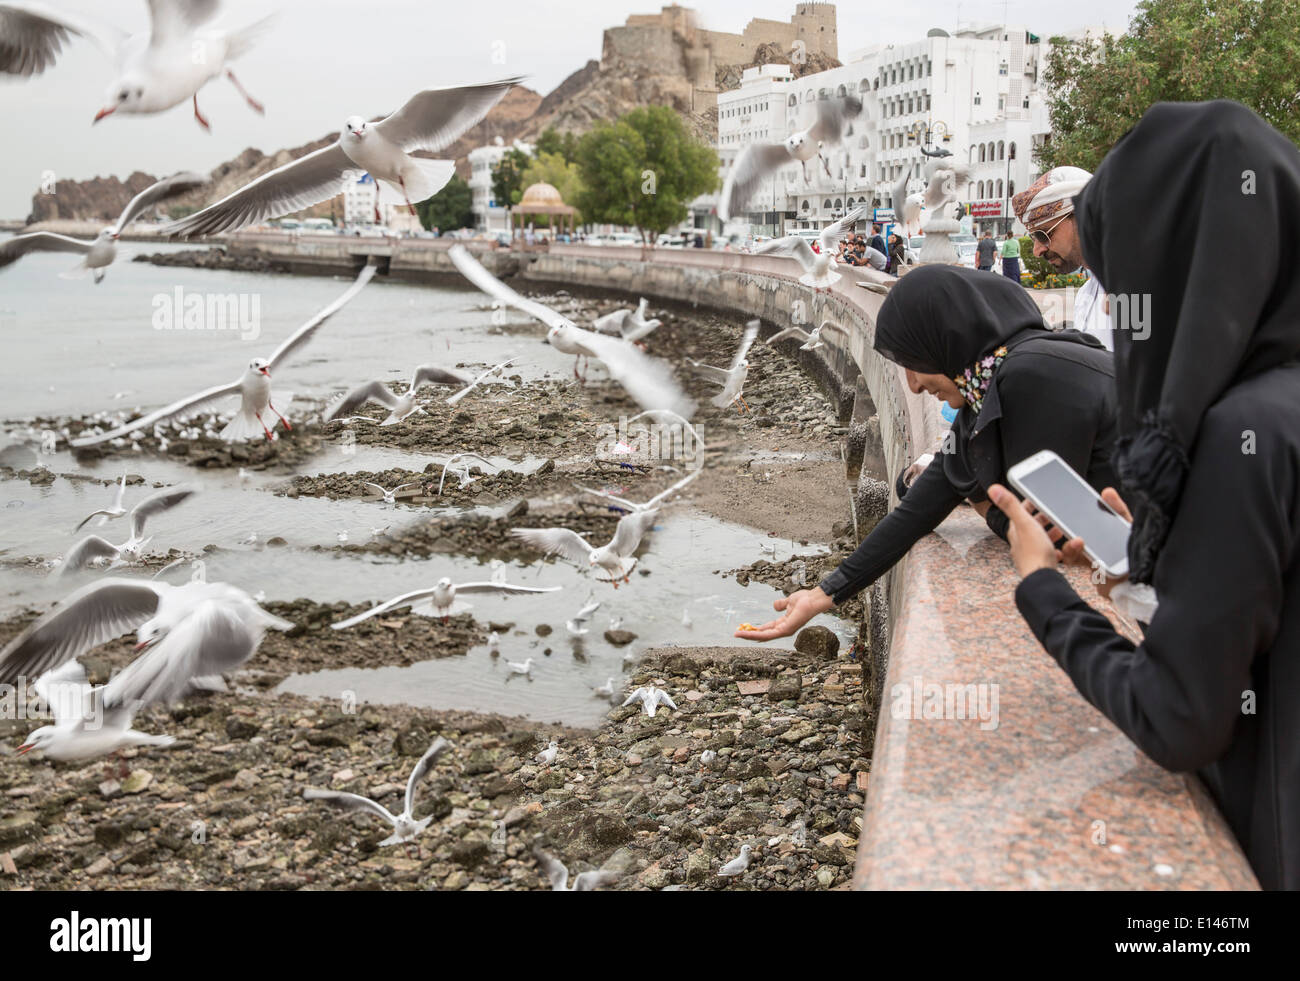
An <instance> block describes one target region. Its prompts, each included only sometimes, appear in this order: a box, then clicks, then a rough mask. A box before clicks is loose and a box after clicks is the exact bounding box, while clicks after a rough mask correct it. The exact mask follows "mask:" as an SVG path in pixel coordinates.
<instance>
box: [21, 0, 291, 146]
mask: <svg viewBox="0 0 1300 981" xmlns="http://www.w3.org/2000/svg"><path fill="white" fill-rule="evenodd" d="M220 9H221V4H220V0H149V19H150V28H149V33H148V34H130V35H128V34H127V33H126V31H123V30H121V29H120V28H117V27H114V26H112V25H109V24H101V23H98V22H95V21H91V20H86V19H83V18H80V17H74V16H72V15H69V14H64V13H61V12H59V11H56V10H53V9H51V8H49V7H47V6H45V4H43V3H21V2H19V3H0V72H4V73H7V74H10V75H39V74H40V73H41V72H43V71H45V69H46V68H47V67H48V66H49V65H51V64H53V63H54V62H55V61H56V60H57V59H58V55H59V53H60V50H61V48H62V46H63V42H64V41H66V40H67V39H68V35H70V34H71V35H77V36H80V37H85V38H89V39H90V40H91V41H93V42H94V43H95V44H96V45H97V46H98V47H99V48H100V49H101V50H102V51H103V52H104V53H105V54H107V55H109V56H110V57H112V58H113V60H114V61H115V62H116V64H117V78H116V79H115V80H114V81H113V83H112V84H111V85H110V86H109V87H108V93H107V95H106V97H105V104H104V107H103V108H102V109H100V110H99V112H97V113H96V114H95V120H94V121H95V122H99V121H100V120H101V119H103V118H104V117H105V116H111V115H113V114H114V113H122V114H123V115H127V114H136V113H155V112H163V111H164V110H167V109H170V108H172V107H173V106H177V105H180V104H181V103H182V102H184V101H185V100H186V99H193V101H194V118H195V119H197V120H198V122H199V125H200V126H202V127H203V128H204V129H211V127H210V126H209V125H208V121H207V120H206V119H204V118H203V114H202V113H200V112H199V89H201V88H203V86H205V85H207V84H208V82H210V81H212V80H213V79H214V78H219V77H220V76H221V74H222V72H223V71H224V72H225V75H226V77H227V78H228V79H230V82H231V84H232V85H234V86H235V88H236V89H238V90H239V94H240V95H242V96H243V97H244V100H245V101H246V102H247V103H248V104H249V105H250V106H251V107H252V108H253V110H254V111H256V112H257V113H259V114H261V113H262V112H264V109H263V107H262V104H261V103H260V102H258V101H257V100H256V99H254V98H253V97H252V96H251V95H249V94H248V92H247V91H245V89H244V87H243V86H242V85H241V84H240V83H239V79H237V78H235V73H234V72H233V71H231V70H230V68H229V67H228V65H229V63H230V62H232V61H234V60H235V59H236V58H238V57H240V56H241V55H243V54H245V53H247V52H248V51H249V49H250V48H252V46H253V44H254V43H255V42H256V41H257V39H258V37H259V36H260V35H261V34H262V33H263V32H264V31H265V30H266V28H267V27H268V25H269V24H270V22H271V20H272V19H273V18H272V17H265V18H263V19H262V20H259V21H257V22H256V23H253V24H250V25H248V26H247V27H243V28H240V29H239V30H235V31H230V30H216V29H205V28H204V26H203V25H205V24H206V23H207V22H208V21H210V20H212V19H213V17H215V16H216V14H217V12H218V11H219V10H220Z"/></svg>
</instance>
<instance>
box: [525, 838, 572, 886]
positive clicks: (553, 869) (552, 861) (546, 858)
mask: <svg viewBox="0 0 1300 981" xmlns="http://www.w3.org/2000/svg"><path fill="white" fill-rule="evenodd" d="M533 855H534V856H536V858H537V864H538V865H540V866H541V867H542V871H543V872H545V873H546V878H547V879H548V880H549V881H550V883H551V891H552V892H565V891H567V888H568V885H569V870H568V869H566V868H565V867H564V863H563V862H561V861H560V860H559V859H558V858H556V857H555V856H554V855H552V854H551V853H550V852H544V851H542V850H541V849H540V848H534V849H533Z"/></svg>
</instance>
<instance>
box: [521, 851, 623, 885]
mask: <svg viewBox="0 0 1300 981" xmlns="http://www.w3.org/2000/svg"><path fill="white" fill-rule="evenodd" d="M533 855H534V856H535V857H536V858H537V863H538V864H539V865H540V866H541V867H542V871H543V872H545V873H546V878H547V881H549V882H550V884H551V892H591V891H592V890H594V889H598V888H600V887H601V886H608V885H612V884H613V883H615V882H617V881H618V873H617V872H610V871H607V870H605V869H596V870H594V871H592V872H581V873H579V874H578V875H577V876H576V877H575V878H574V880H573V885H572V886H570V885H569V870H568V869H567V868H565V866H564V863H563V862H561V861H560V860H559V859H558V858H556V857H555V856H554V855H551V854H550V853H549V852H544V851H542V849H541V848H539V847H537V846H536V845H534V846H533Z"/></svg>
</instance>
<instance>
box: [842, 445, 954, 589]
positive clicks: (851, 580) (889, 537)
mask: <svg viewBox="0 0 1300 981" xmlns="http://www.w3.org/2000/svg"><path fill="white" fill-rule="evenodd" d="M961 502H962V495H961V494H960V493H958V492H957V491H956V490H954V489H953V486H952V484H950V483H949V482H948V477H947V475H946V474H945V473H944V470H943V460H942V459H941V458H936V459H935V461H934V462H933V463H931V464H930V465H929V466H928V467H926V468H925V470H924V471H922V473H921V475H920V476H919V477H917V478H916V481H915V482H914V483H913V484H912V486H911V487H910V488H909V489H908V491H907V496H906V497H905V498H903V499H902V500H901V501H899V502H898V507H896V508H894V510H892V511H890V512H889V514H887V515H885V517H884V519H883V520H882V521H881V522H880V524H878V525H876V527H875V528H874V529H873V530H872V532H871V534H870V535H868V536H867V537H866V538H865V539H863V541H862V544H861V545H859V546H858V547H857V550H856V551H855V552H854V553H853V554H852V555H850V556H849V557H848V558H847V559H845V560H844V561H843V562H841V563H840V567H839V568H838V569H836V570H835V571H834V572H832V573H831V574H830V575H829V576H827V577H826V578H825V579H823V580H822V581H821V583H820V586H821V589H822V592H824V593H826V595H828V596H830V597H831V598H832V599H833V600H835V602H836V603H837V604H839V603H843V602H844V601H845V600H847V599H850V598H852V597H853V596H856V595H857V594H858V593H859V592H861V591H862V590H863V589H865V588H866V587H868V586H870V585H871V584H872V583H873V582H875V581H876V580H877V579H879V578H880V577H881V576H882V575H884V574H885V573H886V572H888V571H889V570H890V569H891V568H892V567H893V565H894V563H896V562H897V561H898V560H899V559H901V558H902V557H903V556H904V555H906V554H907V550H908V549H910V548H911V547H912V546H913V545H915V544H916V543H917V542H918V541H919V540H920V539H921V537H922V536H923V535H927V534H929V533H930V532H932V531H934V529H935V528H937V527H938V526H939V522H941V521H943V519H944V518H946V517H947V516H948V515H949V514H951V513H952V509H953V508H955V507H956V506H957V505H958V504H960V503H961Z"/></svg>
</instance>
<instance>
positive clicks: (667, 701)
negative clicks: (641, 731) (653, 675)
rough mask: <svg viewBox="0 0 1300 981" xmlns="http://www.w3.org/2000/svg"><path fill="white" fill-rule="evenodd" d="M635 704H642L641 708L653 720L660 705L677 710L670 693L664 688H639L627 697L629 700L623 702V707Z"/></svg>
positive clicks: (650, 686) (651, 686)
mask: <svg viewBox="0 0 1300 981" xmlns="http://www.w3.org/2000/svg"><path fill="white" fill-rule="evenodd" d="M633 702H640V703H641V707H642V708H643V709H645V714H646V715H648V716H650V718H652V719H653V718H654V716H655V712H656V711H657V709H658V707H659V706H660V705H667V706H668V707H669V708H670V709H673V710H676V709H677V703H676V702H674V701H673V700H672V698H671V697H669V695H668V692H666V691H664V690H663V689H662V688H656V687H655V686H654V685H645V686H643V687H641V688H638V689H637V690H636V691H634V692H632V694H631V695H628V696H627V700H626V701H624V702H623V705H631V704H632V703H633Z"/></svg>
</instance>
